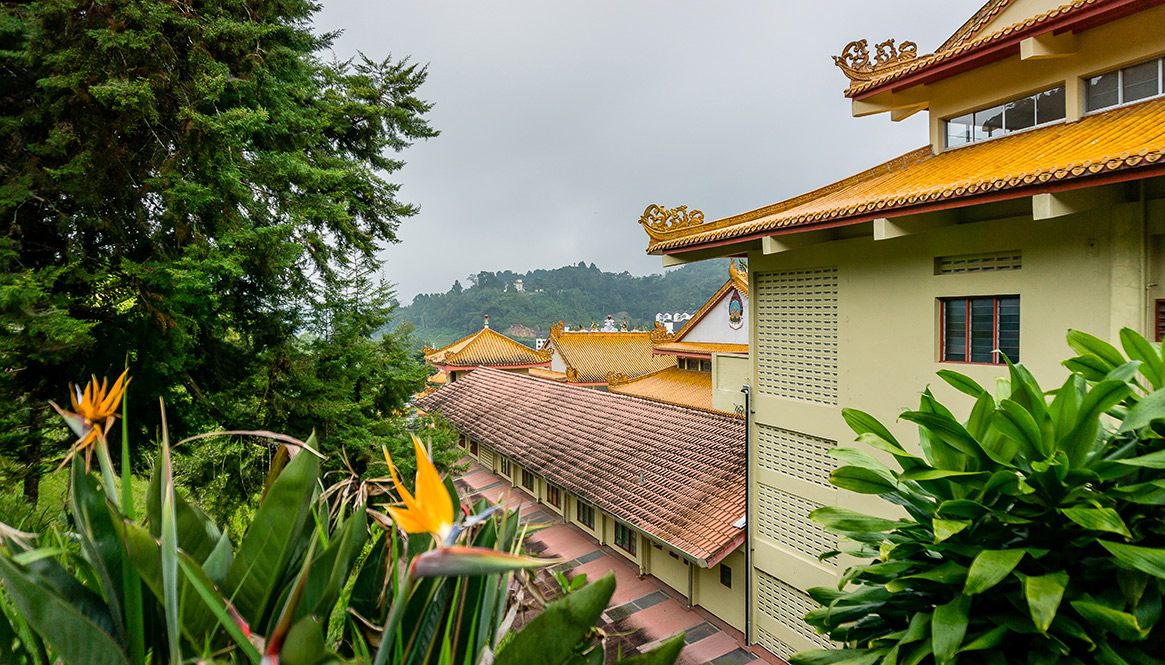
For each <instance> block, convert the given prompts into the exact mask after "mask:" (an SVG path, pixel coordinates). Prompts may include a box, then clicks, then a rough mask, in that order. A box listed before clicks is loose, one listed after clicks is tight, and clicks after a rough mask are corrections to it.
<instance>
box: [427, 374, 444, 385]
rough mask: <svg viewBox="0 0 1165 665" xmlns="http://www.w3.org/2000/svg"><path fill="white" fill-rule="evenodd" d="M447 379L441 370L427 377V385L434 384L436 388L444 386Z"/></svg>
mask: <svg viewBox="0 0 1165 665" xmlns="http://www.w3.org/2000/svg"><path fill="white" fill-rule="evenodd" d="M447 378H448V376H447V375H446V373H445V370H441V371H440V372H437V373H436V374H434V375H433V376H430V377H429V383H432V384H436V385H438V386H440V385H444V384H445V380H446V379H447Z"/></svg>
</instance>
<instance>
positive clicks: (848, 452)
mask: <svg viewBox="0 0 1165 665" xmlns="http://www.w3.org/2000/svg"><path fill="white" fill-rule="evenodd" d="M828 454H829V456H830V457H833V458H835V459H838V460H841V461H842V462H845V463H847V464H852V465H854V466H860V467H864V468H867V469H869V470H871V471H877V472H878V473H880V474H882V477H883V478H885V479H886V480H893V479H894V471H893V470H892V469H891V468H890V467H888V466H886V465H885V464H883V463H882V462H880V461H878V460H877V459H875V458H874V456H873V455H871V454H869V453H867V452H866V451H864V450H858V449H857V448H833V449H831V450H830V451H829V453H828Z"/></svg>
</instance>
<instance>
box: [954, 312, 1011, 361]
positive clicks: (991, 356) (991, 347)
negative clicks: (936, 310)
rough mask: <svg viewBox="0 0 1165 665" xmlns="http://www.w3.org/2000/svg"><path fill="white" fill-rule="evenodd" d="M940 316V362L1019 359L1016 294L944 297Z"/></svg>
mask: <svg viewBox="0 0 1165 665" xmlns="http://www.w3.org/2000/svg"><path fill="white" fill-rule="evenodd" d="M942 317H943V321H942V331H943V332H942V335H943V338H942V360H943V362H958V363H984V364H988V365H1002V364H1004V360H1003V355H1002V354H1006V355H1007V357H1008V358H1010V359H1011V362H1019V296H994V297H982V298H944V299H943V300H942ZM997 350H998V351H999V352H1002V354H1001V353H997V352H996V351H997Z"/></svg>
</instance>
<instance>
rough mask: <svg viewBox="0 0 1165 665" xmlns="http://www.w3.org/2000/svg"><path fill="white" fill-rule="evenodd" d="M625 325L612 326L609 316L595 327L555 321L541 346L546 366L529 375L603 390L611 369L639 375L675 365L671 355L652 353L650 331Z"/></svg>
mask: <svg viewBox="0 0 1165 665" xmlns="http://www.w3.org/2000/svg"><path fill="white" fill-rule="evenodd" d="M625 328H626V326H624V329H622V330H620V329H618V328H616V327H615V325H614V322H613V320H612V319H611V317H610V316H608V317H607V321H606V323H605V324H604V325H603V327H602V328H601V329H599V330H567V329H566V327H565V326H564V325H563V322H562V321H559V322H558V323H556V324H555V325H554V326H552V327H551V329H550V337H549V338H547V340H546V344H545V345H544V346H543V347H542V349H543V350H544V351H546V352H547V353H549V354H550V367H549V368H547V369H536V370H531V371H530V375H531V376H536V377H538V378H542V379H550V380H552V381H558V382H560V383H569V384H571V385H575V386H585V387H588V388H594V389H596V390H603V391H605V390H607V375H608V374H610V373H612V372H616V373H619V374H622V375H625V376H630V377H640V376H643V375H645V374H650V373H652V372H657V371H659V370H661V369H664V368H667V367H672V366H674V365H675V363H676V361H675V358H673V357H670V356H659V355H657V354H655V353H654V351H653V350H652V341H651V333H649V332H647V331H638V330H626V329H625Z"/></svg>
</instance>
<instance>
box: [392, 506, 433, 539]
mask: <svg viewBox="0 0 1165 665" xmlns="http://www.w3.org/2000/svg"><path fill="white" fill-rule="evenodd" d="M384 509H385V510H387V511H388V514H389V515H391V516H392V521H393V523H394V524H396V525H397V526H399V527H400V528H402V529H404V530H405V531H406V532H408V533H428V532H429V525H428V524H425V523H423V522H421V521H420V520H417V519H416V518H415V517H414V516H413V513H412V512H411V511H408V510H401V509H400V508H393V507H392V506H385V507H384Z"/></svg>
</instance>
